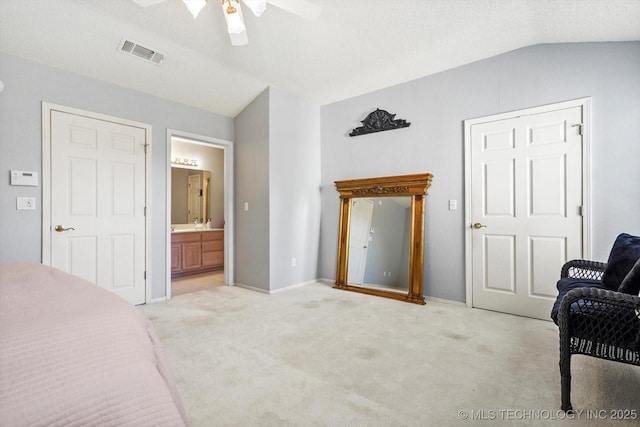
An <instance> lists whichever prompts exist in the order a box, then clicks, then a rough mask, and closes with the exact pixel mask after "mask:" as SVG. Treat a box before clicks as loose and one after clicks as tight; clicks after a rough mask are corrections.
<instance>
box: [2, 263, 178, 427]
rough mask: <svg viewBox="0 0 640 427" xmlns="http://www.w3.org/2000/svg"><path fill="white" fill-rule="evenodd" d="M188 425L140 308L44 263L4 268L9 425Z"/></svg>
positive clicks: (4, 363)
mask: <svg viewBox="0 0 640 427" xmlns="http://www.w3.org/2000/svg"><path fill="white" fill-rule="evenodd" d="M27 425H28V426H88V425H93V426H97V425H99V426H113V425H119V426H136V427H139V426H154V427H155V426H185V425H188V418H187V417H186V414H185V411H184V407H183V405H182V402H181V400H180V397H179V395H178V393H177V390H176V386H175V381H174V379H173V376H172V374H171V370H170V369H169V366H168V365H167V362H166V360H165V358H164V357H163V354H162V349H161V347H160V340H159V338H158V336H157V334H156V332H155V330H154V329H153V326H152V325H151V323H150V322H149V320H148V319H147V318H146V317H145V316H144V315H143V314H142V313H141V311H140V310H139V309H138V308H136V307H134V306H132V305H131V304H129V303H127V302H126V301H124V300H123V299H122V298H120V297H119V296H117V295H115V294H113V293H111V292H109V291H107V290H104V289H101V288H99V287H97V286H95V285H93V284H91V283H89V282H87V281H85V280H83V279H80V278H78V277H74V276H71V275H69V274H67V273H64V272H62V271H60V270H57V269H54V268H51V267H47V266H44V265H41V264H30V263H16V264H0V426H11V427H15V426H27Z"/></svg>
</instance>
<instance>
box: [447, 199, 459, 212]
mask: <svg viewBox="0 0 640 427" xmlns="http://www.w3.org/2000/svg"><path fill="white" fill-rule="evenodd" d="M449 210H450V211H456V210H458V201H457V200H449Z"/></svg>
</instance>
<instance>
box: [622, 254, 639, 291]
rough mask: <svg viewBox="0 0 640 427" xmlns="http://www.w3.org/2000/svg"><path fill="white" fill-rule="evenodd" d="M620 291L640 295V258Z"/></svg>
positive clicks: (623, 282)
mask: <svg viewBox="0 0 640 427" xmlns="http://www.w3.org/2000/svg"><path fill="white" fill-rule="evenodd" d="M618 292H624V293H625V294H631V295H638V294H639V293H640V258H638V260H637V261H636V263H635V264H634V265H633V267H631V270H630V271H629V273H628V274H627V276H626V277H625V278H624V280H623V281H622V284H621V285H620V288H619V289H618Z"/></svg>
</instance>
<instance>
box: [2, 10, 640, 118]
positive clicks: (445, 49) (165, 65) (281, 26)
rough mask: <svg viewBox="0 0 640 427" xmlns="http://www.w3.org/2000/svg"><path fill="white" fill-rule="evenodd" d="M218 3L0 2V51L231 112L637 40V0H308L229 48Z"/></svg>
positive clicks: (249, 19)
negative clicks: (260, 102)
mask: <svg viewBox="0 0 640 427" xmlns="http://www.w3.org/2000/svg"><path fill="white" fill-rule="evenodd" d="M218 1H219V0H209V4H208V5H207V6H206V7H205V8H204V9H203V10H202V12H201V13H200V15H199V16H198V18H197V19H195V20H194V19H193V17H192V16H191V14H190V13H189V12H188V11H187V9H186V8H185V6H184V4H183V3H182V1H181V0H166V1H164V2H162V3H160V4H157V5H154V6H150V7H146V8H143V7H140V6H138V5H137V4H135V3H134V2H133V1H131V0H0V51H2V52H6V53H9V54H12V55H17V56H21V57H24V58H27V59H31V60H34V61H37V62H41V63H45V64H48V65H51V66H54V67H57V68H61V69H66V70H70V71H73V72H75V73H78V74H81V75H84V76H88V77H92V78H95V79H99V80H103V81H107V82H111V83H115V84H117V85H120V86H124V87H127V88H131V89H134V90H138V91H141V92H145V93H150V94H153V95H156V96H159V97H162V98H166V99H170V100H174V101H177V102H181V103H184V104H188V105H191V106H194V107H198V108H202V109H205V110H208V111H212V112H215V113H218V114H222V115H225V116H230V117H234V116H235V115H236V114H237V113H239V112H240V111H241V110H242V109H243V108H244V107H245V106H246V105H247V104H248V103H249V102H251V100H252V99H253V98H255V96H257V95H258V94H259V93H260V92H262V91H263V90H264V89H265V88H266V87H267V86H269V85H274V86H276V87H278V88H280V89H282V90H284V91H287V92H289V93H291V94H294V95H297V96H299V97H301V98H304V99H308V100H310V101H313V102H316V103H318V104H321V105H324V104H328V103H332V102H336V101H339V100H342V99H346V98H349V97H352V96H356V95H360V94H363V93H367V92H370V91H373V90H377V89H381V88H384V87H388V86H392V85H395V84H399V83H403V82H406V81H409V80H413V79H416V78H419V77H422V76H426V75H429V74H433V73H437V72H440V71H443V70H447V69H450V68H453V67H456V66H459V65H463V64H467V63H470V62H474V61H477V60H481V59H484V58H488V57H491V56H494V55H498V54H500V53H504V52H507V51H510V50H513V49H517V48H521V47H524V46H530V45H535V44H540V43H561V42H592V41H629V40H640V24H639V23H640V0H309V1H311V2H313V3H316V4H317V5H318V6H320V9H321V12H320V15H319V17H318V18H317V19H315V20H306V19H303V18H300V17H298V16H296V15H293V14H291V13H288V12H286V11H284V10H282V9H280V8H276V7H273V6H267V10H266V11H265V12H264V14H263V15H262V16H261V17H260V18H256V17H254V16H253V15H252V14H251V13H249V12H247V11H245V13H244V18H245V22H246V26H247V33H248V37H249V44H248V45H247V46H238V47H233V46H231V44H230V43H229V38H228V36H227V34H226V32H225V24H224V17H223V15H222V10H221V8H220V5H219V4H218ZM288 1H292V2H295V1H296V0H288ZM243 7H244V6H243ZM123 37H124V38H127V39H130V40H133V41H135V42H137V43H139V44H141V45H143V46H145V47H148V48H151V49H154V50H157V51H159V52H162V53H163V54H165V55H166V57H165V60H164V61H163V62H162V63H161V64H160V65H159V66H156V65H154V64H151V63H148V62H144V61H142V60H139V59H138V58H135V57H132V56H128V55H125V54H123V53H121V52H119V51H118V45H119V43H120V42H121V40H122V39H123ZM0 79H2V76H0Z"/></svg>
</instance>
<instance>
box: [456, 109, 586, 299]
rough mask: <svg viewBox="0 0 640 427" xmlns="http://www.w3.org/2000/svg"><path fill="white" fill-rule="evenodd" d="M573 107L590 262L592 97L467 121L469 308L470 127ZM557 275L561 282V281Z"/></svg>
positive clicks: (468, 275) (468, 272)
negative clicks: (578, 124)
mask: <svg viewBox="0 0 640 427" xmlns="http://www.w3.org/2000/svg"><path fill="white" fill-rule="evenodd" d="M572 107H581V108H582V201H583V204H582V258H584V259H591V97H586V98H578V99H574V100H570V101H564V102H558V103H553V104H545V105H541V106H537V107H531V108H525V109H522V110H515V111H509V112H506V113H499V114H492V115H489V116H483V117H477V118H473V119H467V120H464V175H465V178H464V193H465V212H464V218H465V222H464V224H465V227H464V228H465V236H464V238H465V286H466V306H467V307H473V274H472V263H473V240H472V237H473V233H472V231H473V230H472V228H471V224H472V222H473V215H472V212H471V188H472V182H471V126H473V125H476V124H480V123H486V122H492V121H500V120H507V119H515V118H517V117H521V116H528V115H534V114H539V113H544V112H548V111H556V110H563V109H567V108H572ZM559 275H560V272H558V278H559V277H560V276H559Z"/></svg>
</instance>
